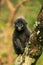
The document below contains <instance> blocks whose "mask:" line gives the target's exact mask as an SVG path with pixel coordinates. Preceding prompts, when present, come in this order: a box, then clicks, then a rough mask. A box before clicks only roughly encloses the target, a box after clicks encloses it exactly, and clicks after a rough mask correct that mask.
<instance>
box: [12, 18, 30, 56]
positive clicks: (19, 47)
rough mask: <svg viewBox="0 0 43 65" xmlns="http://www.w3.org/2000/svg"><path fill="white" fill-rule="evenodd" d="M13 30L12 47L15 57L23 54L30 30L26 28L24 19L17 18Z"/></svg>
mask: <svg viewBox="0 0 43 65" xmlns="http://www.w3.org/2000/svg"><path fill="white" fill-rule="evenodd" d="M14 27H15V30H14V32H13V47H14V50H15V52H16V54H17V55H19V54H23V52H24V49H25V47H26V45H27V42H28V41H29V37H30V34H31V30H30V29H28V28H27V22H26V20H25V18H23V17H19V18H17V19H16V20H15V22H14Z"/></svg>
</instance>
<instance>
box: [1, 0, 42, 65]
mask: <svg viewBox="0 0 43 65" xmlns="http://www.w3.org/2000/svg"><path fill="white" fill-rule="evenodd" d="M19 1H20V0H11V2H12V4H13V6H14V7H15V6H16V5H17V4H18V3H19ZM42 3H43V0H30V1H29V2H25V3H23V4H22V5H21V7H20V8H19V9H18V11H17V13H16V15H15V18H17V17H18V16H24V17H25V19H26V21H27V23H28V26H29V27H30V28H31V29H32V30H33V29H34V27H33V25H34V23H35V21H36V20H37V15H38V13H39V11H40V8H41V5H42ZM9 16H10V10H9V9H8V7H7V5H6V3H5V4H4V5H3V6H2V8H1V12H0V26H3V27H6V26H7V25H6V24H7V21H8V18H9ZM15 18H14V19H15ZM2 56H3V57H6V56H7V53H3V54H2ZM37 65H43V54H42V55H41V57H40V59H39V61H38V62H37Z"/></svg>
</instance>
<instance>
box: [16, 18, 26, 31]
mask: <svg viewBox="0 0 43 65" xmlns="http://www.w3.org/2000/svg"><path fill="white" fill-rule="evenodd" d="M25 28H26V22H25V20H24V19H22V18H19V19H17V20H16V21H15V29H16V30H18V31H22V30H24V29H25Z"/></svg>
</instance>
